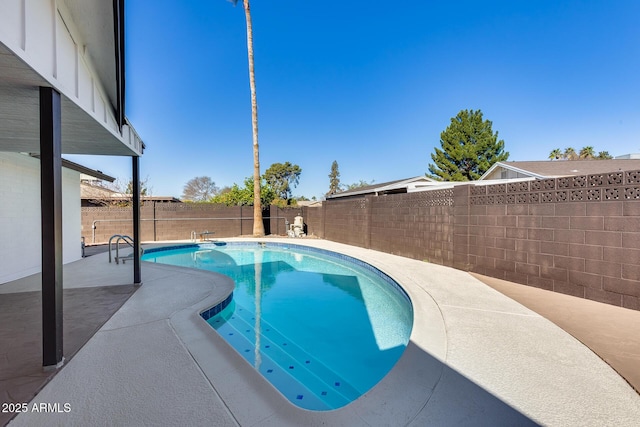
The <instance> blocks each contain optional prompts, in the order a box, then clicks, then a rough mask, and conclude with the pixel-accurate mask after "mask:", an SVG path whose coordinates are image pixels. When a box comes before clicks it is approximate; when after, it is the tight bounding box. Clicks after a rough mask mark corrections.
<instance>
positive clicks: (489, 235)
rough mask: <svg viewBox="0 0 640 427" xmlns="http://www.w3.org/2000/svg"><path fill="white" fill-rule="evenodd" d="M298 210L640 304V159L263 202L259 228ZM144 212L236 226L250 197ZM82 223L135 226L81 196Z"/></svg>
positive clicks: (115, 229)
mask: <svg viewBox="0 0 640 427" xmlns="http://www.w3.org/2000/svg"><path fill="white" fill-rule="evenodd" d="M298 213H302V215H303V217H304V222H305V225H306V232H307V235H309V236H315V237H318V238H323V239H327V240H331V241H335V242H340V243H345V244H349V245H353V246H359V247H364V248H369V249H374V250H378V251H383V252H387V253H392V254H396V255H401V256H405V257H409V258H414V259H419V260H423V261H425V262H431V263H437V264H442V265H446V266H451V267H455V268H458V269H461V270H465V271H472V272H476V273H479V274H483V275H486V276H491V277H496V278H500V279H505V280H509V281H512V282H516V283H521V284H525V285H529V286H534V287H537V288H543V289H547V290H552V291H555V292H560V293H564V294H569V295H573V296H577V297H581V298H587V299H591V300H595V301H599V302H605V303H608V304H613V305H616V306H621V307H626V308H630V309H634V310H640V171H631V172H613V173H609V174H598V175H588V176H574V177H567V178H557V179H545V180H537V181H524V182H511V183H504V184H493V185H478V184H469V185H460V186H456V187H454V188H449V189H444V190H435V191H423V192H416V193H407V194H391V195H385V196H370V195H367V196H360V197H354V198H344V199H331V200H328V201H325V202H323V204H322V207H299V208H286V209H281V208H277V207H275V206H271V207H270V208H268V209H265V210H264V212H263V215H264V217H265V230H266V232H267V234H272V235H281V236H284V235H286V231H287V227H286V223H287V222H288V223H291V222H293V218H294V217H295V216H296V215H297V214H298ZM141 218H142V220H141V238H142V240H143V241H156V240H158V241H159V240H184V239H189V238H191V237H192V236H193V232H195V233H196V234H199V233H201V232H203V231H213V232H215V234H214V235H213V236H214V237H219V238H223V237H236V236H241V235H250V234H251V232H252V224H253V208H252V207H250V206H237V207H225V206H217V205H207V204H146V205H144V206H143V207H142V208H141ZM82 224H83V236H84V237H85V240H86V242H87V243H104V242H106V241H108V239H109V237H110V236H112V235H113V234H129V233H131V210H130V208H82ZM452 286H455V283H452Z"/></svg>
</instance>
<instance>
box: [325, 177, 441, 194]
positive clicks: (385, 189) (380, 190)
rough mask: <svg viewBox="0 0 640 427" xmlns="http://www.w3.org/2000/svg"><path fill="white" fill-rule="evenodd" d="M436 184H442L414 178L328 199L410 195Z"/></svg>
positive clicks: (343, 192) (353, 191)
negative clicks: (413, 191)
mask: <svg viewBox="0 0 640 427" xmlns="http://www.w3.org/2000/svg"><path fill="white" fill-rule="evenodd" d="M436 184H440V182H438V181H435V180H433V179H431V178H427V177H426V176H416V177H413V178H405V179H398V180H395V181H389V182H383V183H381V184H373V185H367V186H365V187H360V188H355V189H353V190H347V191H342V192H340V193H336V194H331V195H328V196H327V199H338V198H343V197H352V196H363V195H367V194H375V195H376V196H378V195H381V194H393V193H408V192H410V191H412V190H414V189H417V188H420V187H425V186H429V185H436Z"/></svg>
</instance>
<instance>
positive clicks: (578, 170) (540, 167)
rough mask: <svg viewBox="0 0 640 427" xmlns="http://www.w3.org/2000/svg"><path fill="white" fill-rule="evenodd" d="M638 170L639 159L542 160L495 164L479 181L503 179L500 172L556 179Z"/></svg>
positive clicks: (524, 176)
mask: <svg viewBox="0 0 640 427" xmlns="http://www.w3.org/2000/svg"><path fill="white" fill-rule="evenodd" d="M620 170H622V171H629V170H640V159H610V160H595V159H594V160H543V161H530V162H497V163H495V164H494V165H493V166H491V167H490V168H489V170H487V172H485V173H484V175H482V176H481V177H480V179H479V180H489V179H504V178H502V176H501V175H502V172H503V171H507V172H511V173H510V174H509V173H508V174H507V178H537V179H543V178H558V177H563V176H575V175H592V174H599V173H608V172H616V171H620Z"/></svg>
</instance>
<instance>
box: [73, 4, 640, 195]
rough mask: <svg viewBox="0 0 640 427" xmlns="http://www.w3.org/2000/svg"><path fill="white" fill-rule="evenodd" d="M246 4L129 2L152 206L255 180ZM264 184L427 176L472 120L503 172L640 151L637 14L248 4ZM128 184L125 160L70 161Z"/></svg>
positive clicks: (132, 64)
mask: <svg viewBox="0 0 640 427" xmlns="http://www.w3.org/2000/svg"><path fill="white" fill-rule="evenodd" d="M241 3H242V1H241V0H240V2H239V5H238V6H237V7H235V8H234V7H233V5H232V4H231V3H229V2H227V1H225V0H189V1H175V0H173V1H168V0H156V1H153V2H148V1H135V0H129V1H127V2H126V7H127V9H126V73H127V74H126V85H127V86H126V90H127V99H126V103H127V104H126V113H127V116H128V117H129V119H130V120H131V122H132V123H133V125H134V127H135V128H136V129H137V131H138V133H139V134H140V135H141V137H142V139H143V140H144V141H145V143H146V145H147V149H146V151H145V153H144V156H143V157H142V159H141V175H142V177H143V178H145V177H146V178H148V183H149V186H150V187H151V189H152V193H153V195H157V196H160V195H163V196H164V195H168V196H180V194H181V193H182V188H183V186H184V184H185V183H186V182H187V181H188V180H189V179H191V178H193V177H196V176H203V175H204V176H209V177H211V178H212V179H213V181H215V183H216V185H218V186H219V187H222V186H226V185H232V184H233V183H240V184H241V183H242V181H243V180H244V178H245V177H248V176H251V175H252V167H253V157H252V136H251V135H252V134H251V106H250V96H249V81H248V71H247V52H246V27H245V20H244V12H243V9H242V6H241ZM251 6H252V17H253V31H254V44H255V46H254V48H255V64H256V82H257V91H258V104H259V126H260V128H259V137H260V161H261V170H262V172H264V170H265V169H266V168H267V167H269V165H271V164H272V163H274V162H281V163H283V162H285V161H289V162H291V163H295V164H298V165H299V166H300V167H301V168H302V175H301V177H300V184H299V185H298V187H297V188H296V189H294V195H298V196H300V195H304V196H307V197H309V198H310V197H312V196H316V197H318V198H320V197H321V196H322V195H323V194H324V193H325V192H326V191H327V190H328V187H329V178H328V174H329V172H330V168H331V163H332V162H333V160H337V161H338V164H339V169H340V173H341V176H340V179H341V181H342V183H344V184H349V183H354V182H358V181H360V180H365V181H375V182H378V183H380V182H385V181H390V180H394V179H401V178H408V177H413V176H418V175H423V174H424V173H425V172H427V171H428V165H429V163H430V162H431V157H430V154H431V153H433V151H434V147H436V146H438V147H439V146H440V145H439V144H440V143H439V139H440V133H441V132H442V131H443V130H444V129H445V128H446V127H447V126H448V125H449V123H450V119H451V118H452V117H454V116H455V115H456V114H457V113H458V112H459V111H460V110H463V109H480V110H482V112H483V113H484V117H485V119H489V120H491V121H492V122H493V130H494V131H498V132H499V138H500V139H504V141H505V145H506V150H507V151H509V152H510V154H511V155H510V158H509V159H510V160H545V159H547V157H548V155H549V152H550V151H551V150H552V149H554V148H560V149H564V148H566V147H569V146H572V147H574V148H575V149H576V150H579V149H580V148H582V147H584V146H586V145H591V146H593V147H594V148H595V150H596V151H602V150H607V151H609V152H610V153H611V154H612V155H614V156H617V155H622V154H627V153H630V152H640V25H638V17H640V2H638V1H637V0H628V1H623V0H608V1H607V0H592V1H588V0H583V1H578V0H574V1H563V0H540V1H524V0H505V1H491V0H487V1H468V0H459V1H456V2H449V1H437V2H436V1H416V2H409V3H407V2H404V3H394V2H390V1H377V0H373V1H371V0H369V1H364V0H353V1H338V0H304V1H300V2H284V1H266V0H253V1H252V5H251ZM69 157H70V158H72V159H73V160H75V161H78V162H80V163H82V164H85V165H87V166H90V167H94V168H97V169H100V170H102V171H104V172H105V173H108V174H111V175H113V176H116V177H118V178H121V179H123V180H126V179H128V178H129V176H130V174H131V172H130V171H131V161H130V158H114V157H84V156H73V157H71V156H69Z"/></svg>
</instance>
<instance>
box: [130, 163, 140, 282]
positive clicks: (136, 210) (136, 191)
mask: <svg viewBox="0 0 640 427" xmlns="http://www.w3.org/2000/svg"><path fill="white" fill-rule="evenodd" d="M131 165H132V168H131V169H132V174H133V178H132V180H131V184H132V187H133V188H132V198H133V203H132V204H133V283H134V284H135V285H139V284H140V283H142V278H141V277H142V275H141V271H140V157H138V156H132V157H131Z"/></svg>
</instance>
